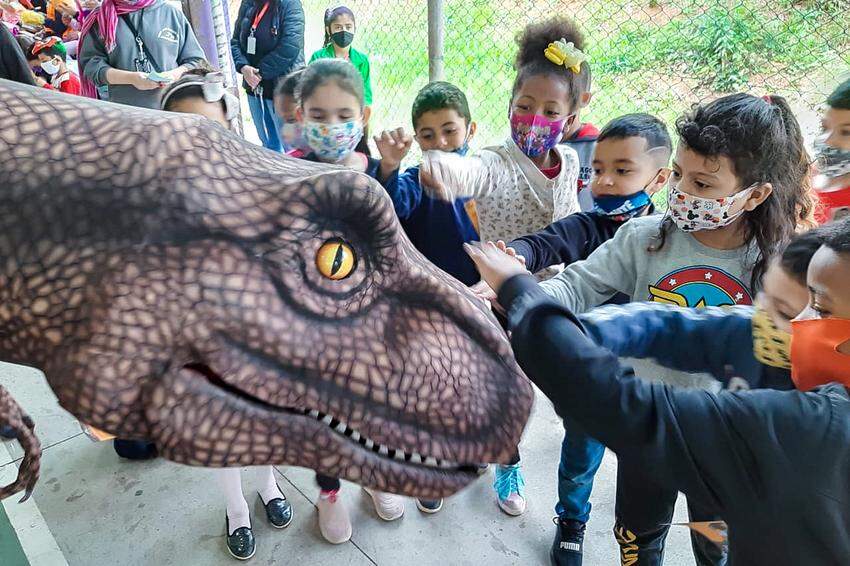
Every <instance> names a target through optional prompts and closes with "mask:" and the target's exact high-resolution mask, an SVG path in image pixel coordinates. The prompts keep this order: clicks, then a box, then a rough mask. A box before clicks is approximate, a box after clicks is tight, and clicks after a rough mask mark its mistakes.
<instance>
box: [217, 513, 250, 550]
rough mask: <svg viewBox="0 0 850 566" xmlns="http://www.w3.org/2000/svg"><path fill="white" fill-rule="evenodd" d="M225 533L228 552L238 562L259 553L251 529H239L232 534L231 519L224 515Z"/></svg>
mask: <svg viewBox="0 0 850 566" xmlns="http://www.w3.org/2000/svg"><path fill="white" fill-rule="evenodd" d="M224 528H225V529H226V530H225V531H224V532H225V534H226V535H227V551H228V552H229V553H230V555H231V556H232V557H233V558H236V559H237V560H248V559H249V558H251V557H252V556H254V553H255V552H257V542H256V541H255V540H254V531H252V530H251V527H239V528H238V529H236V530H235V531H233V534H230V519H228V518H227V514H226V513H225V515H224Z"/></svg>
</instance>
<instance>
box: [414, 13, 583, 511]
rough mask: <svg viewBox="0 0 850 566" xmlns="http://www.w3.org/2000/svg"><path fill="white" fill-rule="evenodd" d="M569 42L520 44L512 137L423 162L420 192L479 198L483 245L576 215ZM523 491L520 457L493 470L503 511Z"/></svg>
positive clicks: (548, 37)
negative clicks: (566, 137)
mask: <svg viewBox="0 0 850 566" xmlns="http://www.w3.org/2000/svg"><path fill="white" fill-rule="evenodd" d="M554 42H558V46H556V45H555V43H554ZM568 42H572V43H574V44H575V43H579V44H580V43H581V34H580V33H579V32H578V29H577V28H576V26H575V24H574V23H573V22H572V21H570V20H567V19H564V18H553V19H551V20H547V21H545V22H541V23H535V24H529V25H528V26H526V28H525V30H524V31H523V33H522V34H521V35H520V36H519V37H518V38H517V44H518V46H519V51H518V53H517V58H516V63H515V67H516V73H517V74H516V79H515V80H514V85H513V92H512V96H511V105H510V124H511V136H510V138H509V139H508V140H507V141H505V142H504V143H503V144H502V145H501V146H499V147H491V148H487V149H485V150H483V151H482V152H481V153H479V154H478V155H476V156H475V157H466V158H465V157H461V156H459V155H454V154H451V153H445V152H441V151H426V152H425V154H424V155H423V156H422V166H421V170H420V179H421V181H422V185H423V188H425V190H426V191H428V192H429V193H430V194H431V195H432V196H435V197H437V198H440V199H442V200H445V201H447V202H454V200H455V199H456V198H462V197H472V198H475V206H476V210H477V213H478V229H479V233H480V235H481V238H482V239H484V240H505V241H508V240H511V239H513V238H516V237H518V236H522V235H524V234H529V233H531V232H534V231H536V230H539V229H541V228H543V227H544V226H546V225H548V224H549V223H551V222H552V221H553V220H558V219H560V218H563V217H565V216H567V215H568V214H572V213H573V212H577V211H578V210H579V207H578V200H577V196H576V183H577V182H578V167H579V164H578V157H577V156H576V152H575V151H574V150H573V149H571V148H569V147H567V146H564V145H558V142H559V141H561V138H562V137H563V132H564V130H565V128H567V126H568V125H570V124H572V122H573V120H574V119H575V112H576V110H577V108H578V105H579V99H580V96H581V93H580V92H579V88H578V85H579V84H586V81H585V80H584V79H583V78H582V77H583V76H586V75H587V73H588V67H587V63H585V62H583V58H584V56H583V55H582V54H581V53H580V52H576V51H575V50H574V49H573V50H571V49H567V43H568ZM550 44H551V45H550ZM550 57H551V58H550ZM524 485H525V480H524V479H523V477H522V470H521V468H520V466H519V456H517V458H516V462H515V463H514V464H513V465H507V466H498V467H497V468H496V482H495V484H494V488H495V489H496V494H497V501H498V504H499V507H500V508H501V509H502V511H504V512H505V513H507V514H508V515H512V516H517V515H521V514H522V513H524V512H525V508H526V501H525V495H524V492H525V489H524Z"/></svg>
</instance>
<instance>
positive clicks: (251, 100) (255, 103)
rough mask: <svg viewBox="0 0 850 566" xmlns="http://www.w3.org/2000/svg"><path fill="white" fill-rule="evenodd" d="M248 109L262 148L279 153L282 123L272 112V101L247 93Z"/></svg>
mask: <svg viewBox="0 0 850 566" xmlns="http://www.w3.org/2000/svg"><path fill="white" fill-rule="evenodd" d="M248 109H249V110H251V118H253V119H254V126H256V128H257V134H258V135H259V136H260V141H261V142H262V143H263V147H265V148H267V149H271V150H273V151H280V150H281V149H282V144H281V141H280V129H281V127H282V126H283V122H282V121H281V119H280V118H278V116H277V114H275V111H274V101H273V100H272V99H271V98H262V97H260V96H256V95H254V94H251V93H250V92H249V93H248Z"/></svg>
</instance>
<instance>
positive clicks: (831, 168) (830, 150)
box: [815, 136, 850, 179]
mask: <svg viewBox="0 0 850 566" xmlns="http://www.w3.org/2000/svg"><path fill="white" fill-rule="evenodd" d="M826 138H827V136H820V137H818V139H816V140H815V159H817V166H818V173H820V174H821V175H824V176H826V177H827V178H829V179H837V178H838V177H841V176H843V175H847V174H848V173H850V150H846V149H838V148H837V147H832V146H831V145H827V144H826Z"/></svg>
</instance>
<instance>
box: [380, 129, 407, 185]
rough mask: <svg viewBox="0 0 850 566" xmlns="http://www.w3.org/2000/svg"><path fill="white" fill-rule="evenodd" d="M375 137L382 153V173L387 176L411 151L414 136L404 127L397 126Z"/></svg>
mask: <svg viewBox="0 0 850 566" xmlns="http://www.w3.org/2000/svg"><path fill="white" fill-rule="evenodd" d="M374 139H375V145H376V146H377V147H378V152H379V153H380V154H381V175H382V176H383V177H384V178H386V177H388V176H389V175H390V174H392V172H393V171H395V170H396V169H398V168H399V166H400V165H401V161H402V160H403V159H404V158H405V157H407V154H408V153H410V146H411V145H413V138H411V137H410V136H409V135H407V134H406V133H405V132H404V128H396V129H395V130H384V131H383V132H382V133H381V135H379V136H374Z"/></svg>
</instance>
